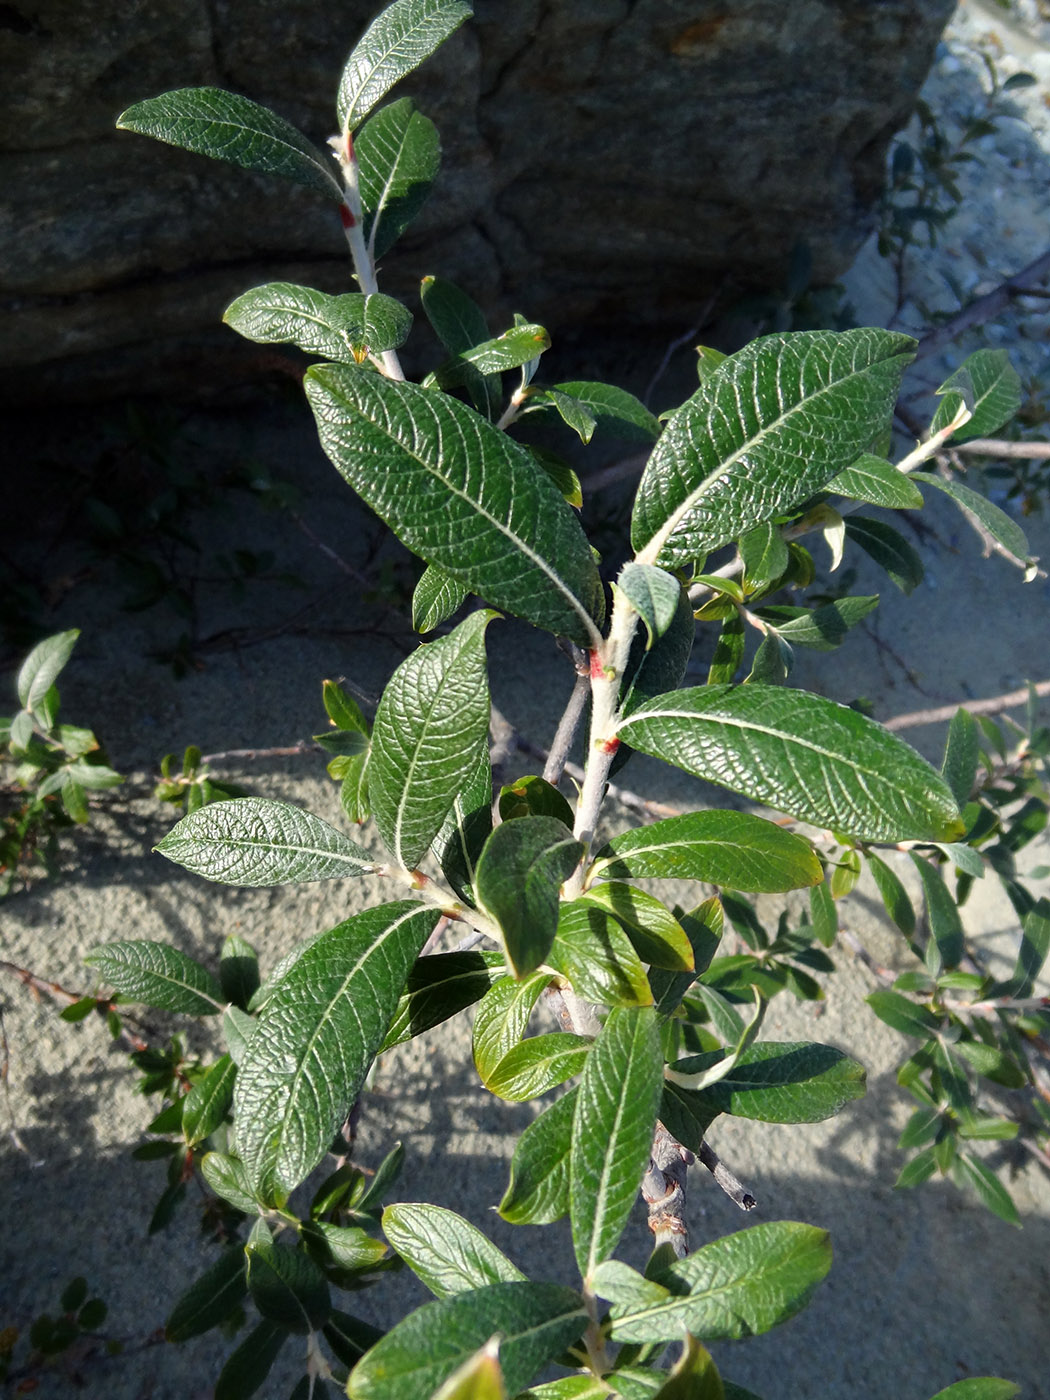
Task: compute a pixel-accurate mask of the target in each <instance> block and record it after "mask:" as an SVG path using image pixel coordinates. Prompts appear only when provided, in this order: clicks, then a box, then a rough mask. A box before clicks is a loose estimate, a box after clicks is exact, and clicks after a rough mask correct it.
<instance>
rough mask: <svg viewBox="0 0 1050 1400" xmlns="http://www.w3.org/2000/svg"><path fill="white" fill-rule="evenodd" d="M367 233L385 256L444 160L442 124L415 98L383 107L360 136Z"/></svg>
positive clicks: (373, 247) (374, 250) (377, 252)
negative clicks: (440, 136) (419, 106)
mask: <svg viewBox="0 0 1050 1400" xmlns="http://www.w3.org/2000/svg"><path fill="white" fill-rule="evenodd" d="M354 149H355V151H356V153H357V164H358V184H359V189H360V192H361V206H362V210H363V212H364V234H365V238H366V240H367V241H368V243H369V244H370V246H371V250H372V256H373V258H381V257H382V256H383V254H384V253H385V252H387V251H388V250H389V249H390V248H392V247H393V245H394V244H395V243H396V242H397V240H398V239H399V238H400V237H401V235H402V233H404V231H405V229H406V228H407V227H408V225H409V224H410V223H411V222H412V220H413V219H414V218H415V216H416V215H417V214H418V213H419V211H420V209H421V208H422V207H423V203H424V201H425V200H426V197H427V195H428V194H429V192H430V187H431V186H432V185H433V183H434V181H435V180H436V179H437V174H438V170H439V169H440V166H441V143H440V141H439V139H438V133H437V127H436V126H435V125H434V123H433V122H432V121H431V120H430V119H429V117H425V116H424V115H423V113H422V112H417V111H416V108H415V104H414V103H413V102H412V100H411V98H408V97H402V98H401V99H400V100H399V101H397V102H391V103H390V104H389V105H388V106H386V107H382V108H380V110H379V111H378V112H376V113H375V115H374V116H372V117H370V118H369V119H368V121H367V122H366V123H365V125H364V126H363V127H362V128H361V130H360V132H359V133H358V135H357V139H356V140H355V142H354Z"/></svg>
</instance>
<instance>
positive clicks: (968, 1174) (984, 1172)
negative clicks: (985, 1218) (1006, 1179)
mask: <svg viewBox="0 0 1050 1400" xmlns="http://www.w3.org/2000/svg"><path fill="white" fill-rule="evenodd" d="M952 1178H953V1180H955V1181H956V1182H959V1181H963V1182H965V1183H966V1184H967V1185H968V1186H972V1187H973V1189H974V1190H975V1191H976V1192H977V1195H978V1197H979V1198H980V1200H981V1203H982V1205H984V1206H985V1207H986V1208H987V1209H988V1210H990V1211H991V1212H992V1214H993V1215H997V1216H998V1217H999V1219H1000V1220H1003V1221H1005V1222H1006V1224H1007V1225H1015V1226H1016V1227H1017V1228H1018V1229H1020V1228H1021V1217H1020V1215H1019V1214H1018V1211H1017V1207H1016V1206H1015V1205H1014V1202H1013V1198H1012V1196H1011V1195H1010V1193H1009V1191H1007V1189H1006V1187H1005V1186H1004V1185H1003V1183H1002V1182H1001V1181H1000V1180H999V1178H998V1177H997V1176H996V1174H995V1172H993V1171H992V1170H991V1169H990V1168H989V1167H986V1166H985V1164H984V1163H983V1162H982V1161H981V1159H980V1157H975V1156H974V1155H973V1153H972V1152H960V1153H958V1155H957V1156H956V1157H955V1160H954V1161H953V1162H952Z"/></svg>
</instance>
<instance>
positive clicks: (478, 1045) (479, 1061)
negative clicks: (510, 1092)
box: [473, 972, 551, 1085]
mask: <svg viewBox="0 0 1050 1400" xmlns="http://www.w3.org/2000/svg"><path fill="white" fill-rule="evenodd" d="M550 980H551V977H550V973H548V972H536V973H533V975H532V976H531V977H526V978H524V980H522V981H520V982H519V981H517V980H516V979H515V978H513V977H501V978H500V979H499V981H498V982H496V983H495V984H494V985H493V987H492V988H491V990H490V991H488V992H487V993H486V994H485V996H483V997H482V999H481V1001H480V1003H479V1004H478V1009H477V1011H476V1013H475V1015H474V1038H473V1053H474V1067H475V1068H476V1069H477V1072H478V1075H479V1076H480V1078H481V1082H482V1083H483V1084H485V1085H487V1084H488V1082H489V1080H490V1079H491V1077H492V1075H493V1074H494V1073H495V1070H496V1067H497V1065H499V1064H500V1062H501V1061H502V1059H503V1057H504V1056H505V1055H507V1054H508V1053H509V1052H510V1051H511V1050H512V1049H513V1048H514V1046H515V1045H517V1044H518V1042H519V1041H520V1040H521V1039H522V1037H523V1036H524V1034H525V1028H526V1026H527V1025H528V1023H529V1017H530V1016H531V1015H532V1009H533V1007H534V1006H535V1005H536V1003H537V1001H538V1000H539V998H540V993H541V992H542V991H543V989H544V987H546V985H547V984H548V982H549V981H550Z"/></svg>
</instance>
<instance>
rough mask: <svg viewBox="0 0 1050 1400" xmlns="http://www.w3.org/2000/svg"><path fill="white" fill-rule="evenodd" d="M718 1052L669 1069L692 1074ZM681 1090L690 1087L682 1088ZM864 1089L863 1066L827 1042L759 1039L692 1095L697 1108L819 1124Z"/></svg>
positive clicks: (713, 1060) (693, 1057) (766, 1120)
mask: <svg viewBox="0 0 1050 1400" xmlns="http://www.w3.org/2000/svg"><path fill="white" fill-rule="evenodd" d="M720 1058H721V1052H720V1051H716V1052H712V1053H708V1054H704V1055H691V1056H689V1057H687V1058H686V1059H684V1060H677V1061H676V1062H675V1064H674V1065H673V1066H672V1068H673V1069H674V1070H675V1071H676V1072H677V1073H680V1074H697V1073H702V1072H703V1071H704V1070H707V1069H710V1068H711V1067H712V1065H716V1064H718V1062H719V1059H720ZM686 1092H687V1093H689V1092H691V1091H688V1090H687V1091H686ZM863 1094H864V1066H863V1065H862V1064H860V1063H859V1062H858V1061H857V1060H853V1059H850V1057H849V1056H848V1055H846V1054H845V1053H844V1052H843V1051H842V1050H836V1049H835V1047H834V1046H832V1045H818V1044H815V1043H811V1042H799V1043H790V1044H780V1043H777V1042H775V1041H769V1040H764V1041H762V1042H761V1043H760V1044H758V1045H752V1046H751V1047H750V1048H749V1049H747V1050H744V1051H743V1053H742V1054H741V1055H740V1057H739V1059H738V1060H737V1062H736V1064H735V1065H734V1067H733V1068H732V1069H731V1070H730V1071H729V1073H728V1074H727V1075H726V1076H725V1077H724V1078H722V1079H720V1080H718V1081H717V1082H716V1083H714V1084H708V1085H707V1086H706V1088H704V1089H701V1090H700V1091H699V1092H698V1093H695V1094H692V1097H693V1098H695V1099H696V1100H697V1101H698V1102H697V1107H698V1108H699V1107H703V1108H705V1109H710V1110H711V1111H712V1114H719V1113H729V1114H732V1115H733V1116H734V1117H736V1118H752V1119H756V1120H757V1121H759V1122H762V1123H820V1122H822V1121H823V1120H824V1119H825V1118H830V1117H831V1116H832V1115H833V1114H835V1113H838V1112H839V1110H840V1109H841V1108H843V1107H844V1105H845V1104H847V1103H849V1102H850V1100H851V1099H859V1098H861V1097H863Z"/></svg>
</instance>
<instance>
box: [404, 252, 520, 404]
mask: <svg viewBox="0 0 1050 1400" xmlns="http://www.w3.org/2000/svg"><path fill="white" fill-rule="evenodd" d="M419 299H420V301H421V302H422V305H423V311H424V314H425V315H426V318H427V320H428V321H429V322H430V324H431V326H433V328H434V332H435V334H436V335H437V338H438V339H439V340H440V341H441V343H442V345H443V346H444V347H445V349H446V350H447V351H449V353H450V354H452V355H461V354H462V353H463V352H464V351H465V350H469V349H470V347H471V346H472V345H480V344H481V343H482V342H483V341H486V340H488V339H489V328H488V323H487V322H486V320H485V316H484V313H483V312H482V310H481V307H480V306H478V304H477V302H476V301H474V299H473V298H472V297H469V296H468V295H467V293H466V292H464V291H462V290H461V289H460V288H459V287H457V286H456V285H455V283H454V282H449V281H447V280H446V279H445V278H444V277H433V276H429V277H424V278H423V280H422V282H420V284H419ZM463 372H464V376H465V377H464V380H463V384H464V387H465V388H466V390H467V392H468V393H469V394H470V398H471V402H472V403H473V405H474V407H475V408H476V409H477V410H478V412H479V413H480V414H481V415H482V416H483V417H485V418H487V419H488V420H489V421H490V422H493V423H494V422H495V421H496V420H497V419H498V418H499V416H500V413H501V412H502V409H503V404H502V397H503V387H502V381H501V379H500V377H499V375H498V374H489V375H485V374H480V373H478V371H477V370H475V369H473V368H472V367H471V366H464V370H463Z"/></svg>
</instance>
